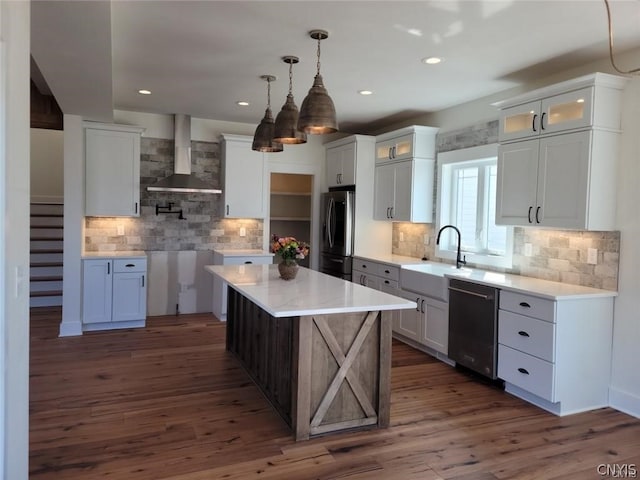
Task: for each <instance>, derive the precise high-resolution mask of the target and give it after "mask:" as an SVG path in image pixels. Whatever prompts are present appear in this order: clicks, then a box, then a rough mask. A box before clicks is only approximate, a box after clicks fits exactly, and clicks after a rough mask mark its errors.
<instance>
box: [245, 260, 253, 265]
mask: <svg viewBox="0 0 640 480" xmlns="http://www.w3.org/2000/svg"><path fill="white" fill-rule="evenodd" d="M251 263H253V262H252V261H251V260H247V261H246V262H244V264H245V265H249V264H251Z"/></svg>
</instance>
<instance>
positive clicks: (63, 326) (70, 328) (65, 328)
mask: <svg viewBox="0 0 640 480" xmlns="http://www.w3.org/2000/svg"><path fill="white" fill-rule="evenodd" d="M77 335H82V323H80V321H78V322H64V321H63V322H62V323H60V334H59V336H60V337H74V336H77Z"/></svg>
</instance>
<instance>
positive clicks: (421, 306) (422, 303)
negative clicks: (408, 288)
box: [420, 298, 424, 313]
mask: <svg viewBox="0 0 640 480" xmlns="http://www.w3.org/2000/svg"><path fill="white" fill-rule="evenodd" d="M420 312H421V313H424V298H423V299H422V300H421V301H420Z"/></svg>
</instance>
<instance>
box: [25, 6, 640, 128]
mask: <svg viewBox="0 0 640 480" xmlns="http://www.w3.org/2000/svg"><path fill="white" fill-rule="evenodd" d="M610 5H611V10H612V15H613V27H614V34H615V37H614V40H615V47H616V51H620V52H622V51H624V50H628V49H630V48H637V47H640V1H639V0H610ZM314 28H322V29H325V30H328V31H329V38H328V39H326V40H324V41H323V42H322V44H321V48H322V56H321V61H322V64H321V71H322V74H323V77H324V81H325V85H326V87H327V89H328V91H329V94H330V95H331V97H332V98H333V100H334V103H335V105H336V110H337V113H338V120H339V122H340V129H341V130H343V131H349V132H356V133H366V132H367V130H370V129H371V128H372V126H373V125H375V124H377V125H380V124H384V123H385V122H387V123H391V122H392V121H394V122H395V121H401V120H404V119H406V118H409V117H413V116H416V115H419V114H422V113H425V112H432V111H437V110H441V109H444V108H447V107H451V106H453V105H457V104H460V103H464V102H466V101H470V100H473V99H476V98H479V97H483V96H486V95H490V94H493V93H496V92H499V91H502V90H506V89H509V88H512V87H515V86H517V85H518V84H520V83H522V82H523V81H524V78H525V77H526V78H528V79H530V78H531V77H533V78H536V77H543V76H546V75H550V74H552V73H554V72H555V70H557V69H558V68H562V69H568V68H572V67H576V66H579V65H580V64H582V63H586V62H590V61H593V60H596V59H598V58H602V57H604V56H606V55H607V52H608V31H607V17H606V9H605V5H604V1H603V0H529V1H527V0H507V1H497V0H491V1H490V0H465V1H460V0H449V1H411V2H407V1H301V0H298V1H289V2H283V1H241V0H235V1H201V2H191V1H168V0H163V1H159V0H158V1H154V0H147V1H128V0H116V1H113V2H111V3H110V2H108V1H89V2H82V1H34V2H32V48H31V50H32V55H33V58H34V59H35V62H36V63H37V65H38V67H39V69H40V70H41V72H42V74H43V76H44V78H45V79H46V81H47V83H48V85H49V87H50V88H51V91H52V92H53V93H54V95H55V96H56V99H57V100H58V103H59V104H60V106H61V108H62V110H63V112H65V113H72V114H79V115H83V116H85V117H86V118H90V119H95V120H103V121H104V120H107V121H108V120H109V118H108V117H110V115H111V111H112V110H113V109H120V110H135V111H141V112H153V113H166V114H172V113H186V114H189V115H192V116H194V117H199V118H211V119H217V120H224V121H233V122H243V123H254V124H257V123H258V122H259V120H260V118H261V117H262V116H263V114H264V109H265V106H266V83H265V82H264V81H262V80H260V78H259V77H260V75H262V74H272V75H276V76H277V77H278V79H277V81H276V82H274V83H273V84H272V109H273V112H274V116H275V115H276V114H277V112H278V111H279V109H280V107H281V105H282V104H283V103H284V99H285V96H286V92H287V88H288V66H287V65H286V64H285V63H283V62H282V60H281V57H282V56H284V55H296V56H298V57H300V63H299V64H297V65H295V66H294V90H293V93H294V96H295V99H296V103H297V104H298V106H299V105H300V104H301V103H302V99H303V98H304V96H305V95H306V92H307V90H308V89H309V87H310V86H311V83H312V81H313V76H314V74H315V69H316V63H315V62H316V42H315V41H314V40H312V39H310V38H309V37H308V31H309V30H311V29H314ZM432 55H436V56H440V57H442V58H443V59H444V61H443V62H442V63H441V64H439V65H436V66H429V65H425V64H423V63H421V59H422V58H424V57H428V56H432ZM638 60H639V61H638V62H637V63H638V65H626V67H627V68H631V67H634V68H635V67H638V66H640V58H639V59H638ZM623 66H624V65H623ZM110 67H111V68H110ZM141 88H145V89H149V90H151V91H152V92H153V93H152V95H147V96H143V95H140V94H138V93H137V90H138V89H141ZM362 89H368V90H372V91H373V92H374V94H373V95H370V96H366V97H365V96H362V95H359V94H358V91H359V90H362ZM237 100H247V101H249V102H250V106H249V107H239V106H238V105H236V104H235V102H236V101H237Z"/></svg>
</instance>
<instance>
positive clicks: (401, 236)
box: [400, 232, 404, 242]
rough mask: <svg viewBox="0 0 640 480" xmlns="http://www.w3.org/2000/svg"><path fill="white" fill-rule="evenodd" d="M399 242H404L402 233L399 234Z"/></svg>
mask: <svg viewBox="0 0 640 480" xmlns="http://www.w3.org/2000/svg"><path fill="white" fill-rule="evenodd" d="M400 241H401V242H404V232H400Z"/></svg>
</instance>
